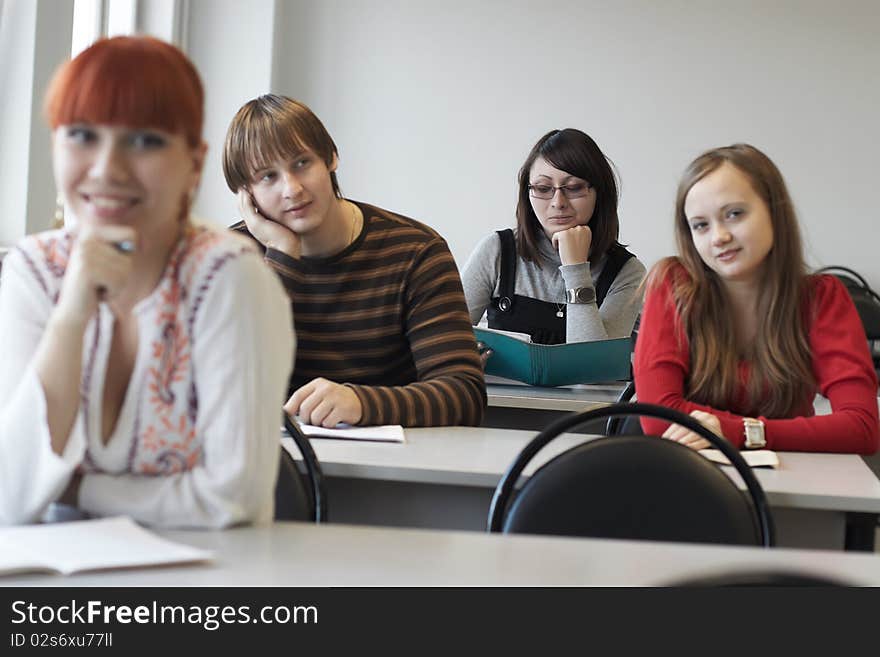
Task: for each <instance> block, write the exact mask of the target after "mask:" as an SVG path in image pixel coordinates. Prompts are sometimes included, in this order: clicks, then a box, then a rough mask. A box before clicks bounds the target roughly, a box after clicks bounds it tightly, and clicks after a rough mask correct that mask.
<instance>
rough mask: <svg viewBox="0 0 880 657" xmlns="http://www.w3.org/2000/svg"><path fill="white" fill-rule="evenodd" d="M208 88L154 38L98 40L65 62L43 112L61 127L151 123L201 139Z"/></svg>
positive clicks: (175, 53) (167, 46)
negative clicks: (81, 124)
mask: <svg viewBox="0 0 880 657" xmlns="http://www.w3.org/2000/svg"><path fill="white" fill-rule="evenodd" d="M203 103H204V91H203V88H202V84H201V81H200V80H199V76H198V73H197V72H196V70H195V68H194V67H193V66H192V64H191V63H190V62H189V60H187V59H186V57H185V55H183V53H182V52H180V51H179V50H178V49H177V48H175V47H174V46H172V45H170V44H167V43H165V42H163V41H159V40H158V39H153V38H150V37H116V38H113V39H104V40H101V41H97V42H96V43H95V44H93V45H92V46H91V47H89V48H88V49H86V50H84V51H83V52H82V53H80V55H78V56H77V57H76V58H75V59H73V60H71V61H69V62H67V63H66V64H64V65H63V66H62V67H61V68H60V69H59V70H58V72H57V73H56V74H55V77H54V78H53V79H52V82H51V83H50V85H49V89H48V91H47V94H46V101H45V114H46V118H47V120H48V122H49V125H50V126H51V127H52V129H53V130H54V129H55V128H57V127H58V126H60V125H69V124H73V123H80V122H85V123H98V124H102V123H103V124H111V125H125V126H132V127H150V128H158V129H161V130H165V131H168V132H171V133H180V134H183V135H184V136H185V137H186V139H187V141H188V142H189V144H190V146H197V145H198V144H199V143H200V142H201V134H202V123H203Z"/></svg>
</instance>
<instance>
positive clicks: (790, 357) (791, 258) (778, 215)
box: [648, 144, 815, 417]
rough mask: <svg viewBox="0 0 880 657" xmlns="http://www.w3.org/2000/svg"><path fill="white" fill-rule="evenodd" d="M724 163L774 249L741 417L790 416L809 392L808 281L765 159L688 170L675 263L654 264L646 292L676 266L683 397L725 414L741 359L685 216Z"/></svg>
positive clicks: (786, 203)
mask: <svg viewBox="0 0 880 657" xmlns="http://www.w3.org/2000/svg"><path fill="white" fill-rule="evenodd" d="M725 162H726V163H729V164H731V165H733V166H735V167H736V168H737V169H739V170H740V171H741V172H742V173H744V174H745V175H746V176H747V177H748V179H749V181H750V183H751V185H752V187H753V189H754V190H755V192H756V193H757V194H758V196H760V197H761V199H762V200H763V201H764V203H765V204H766V205H767V208H768V209H769V213H770V221H771V225H772V228H773V246H772V248H771V249H770V252H769V253H768V254H767V259H766V261H765V264H764V271H763V281H762V285H761V288H760V291H759V293H758V298H757V300H756V312H757V317H758V334H757V338H756V340H755V341H754V345H751V346H750V347H751V348H750V350H749V353H748V354H746V357H747V359H748V360H749V363H750V365H751V373H750V376H749V380H748V384H747V387H746V400H745V403H746V408H741V409H738V410H739V411H740V412H741V413H743V414H746V415H764V416H766V417H786V416H790V415H791V414H792V413H793V412H795V411H796V409H797V408H798V407H799V406H800V405H801V404H803V402H804V399H805V398H806V397H807V396H808V395H810V393H811V391H812V390H813V389H814V385H815V383H814V381H815V379H814V375H813V369H812V358H811V354H810V346H809V341H808V337H807V330H808V329H807V325H808V322H809V317H808V316H807V315H806V314H805V304H804V301H805V299H806V295H807V294H808V292H809V290H808V287H809V279H808V276H807V272H806V268H805V266H804V260H803V251H802V247H801V237H800V230H799V228H798V223H797V217H796V215H795V210H794V206H793V204H792V202H791V197H790V196H789V194H788V189H787V188H786V185H785V180H784V179H783V177H782V174H781V173H780V172H779V169H778V168H777V167H776V165H775V164H773V162H772V161H771V160H770V158H768V157H767V156H766V155H765V154H764V153H762V152H761V151H759V150H758V149H757V148H755V147H754V146H750V145H748V144H734V145H733V146H727V147H722V148H715V149H712V150H710V151H707V152H705V153H703V154H702V155H700V156H699V157H698V158H697V159H695V160H694V161H693V162H691V164H690V165H689V166H688V167H687V169H686V170H685V172H684V174H683V175H682V178H681V182H680V183H679V186H678V194H677V196H676V201H675V239H676V244H677V246H678V252H679V257H678V258H666V259H664V260H662V261H661V262H659V263H658V264H657V265H656V266H655V267H654V269H653V271H652V272H651V275H650V277H649V282H648V285H649V287H650V286H651V285H653V284H654V283H655V282H658V281H661V280H664V279H665V278H666V277H667V276H668V275H670V274H674V272H675V270H678V272H679V274H681V273H682V272H681V271H680V269H679V266H683V267H684V270H685V272H686V275H674V276H673V281H674V282H673V293H674V296H675V302H676V307H677V311H678V315H679V317H680V318H681V319H682V322H683V328H684V330H685V334H686V335H687V337H688V341H689V348H690V373H689V375H688V377H687V380H686V382H685V388H686V389H685V396H686V397H687V398H688V399H689V400H691V401H693V402H696V403H700V404H706V405H709V406H712V407H713V408H725V409H726V408H729V407H730V404H731V403H732V402H733V401H734V399H735V390H736V388H737V385H738V382H739V373H738V367H739V360H740V357H741V356H742V353H741V350H740V347H739V345H738V344H737V336H736V332H735V329H734V323H733V322H731V321H730V314H729V308H730V305H729V303H728V301H727V292H726V290H725V288H724V285H723V284H722V281H721V279H720V278H719V277H718V275H717V274H716V273H715V272H714V271H712V270H711V269H710V268H709V267H708V266H707V265H706V264H705V263H704V262H703V260H702V258H700V255H699V253H698V252H697V249H696V247H695V245H694V241H693V238H692V236H691V230H690V226H689V225H688V222H687V217H686V216H685V211H684V204H685V199H686V198H687V195H688V192H690V190H691V188H692V187H693V186H694V185H695V184H696V183H697V182H698V181H700V180H702V179H703V178H704V177H706V176H707V175H709V174H710V173H712V172H713V171H715V170H716V169H718V168H719V167H720V166H721V165H722V164H724V163H725Z"/></svg>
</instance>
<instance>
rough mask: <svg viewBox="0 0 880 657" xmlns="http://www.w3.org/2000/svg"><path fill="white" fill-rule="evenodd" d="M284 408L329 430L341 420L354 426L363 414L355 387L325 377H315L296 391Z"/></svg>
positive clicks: (292, 414) (312, 423) (291, 413)
mask: <svg viewBox="0 0 880 657" xmlns="http://www.w3.org/2000/svg"><path fill="white" fill-rule="evenodd" d="M284 410H285V411H286V412H287V414H288V415H290V416H291V417H295V416H296V415H299V417H300V419H301V420H302V421H303V422H305V423H306V424H311V425H313V426H316V427H326V428H328V429H332V428H333V427H335V426H336V425H337V424H339V423H345V424H351V425H355V424H357V423H358V422H360V421H361V417H363V414H364V409H363V407H362V406H361V400H360V399H359V398H358V396H357V394H356V393H355V391H354V390H352V389H351V388H349V387H348V386H344V385H342V384H340V383H334V382H333V381H328V380H327V379H323V378H318V379H312V380H311V381H309V382H308V383H307V384H305V385H304V386H303V387H302V388H300V389H299V390H297V391H296V392H295V393H293V396H292V397H291V398H290V399H289V400H288V401H287V403H286V404H285V405H284Z"/></svg>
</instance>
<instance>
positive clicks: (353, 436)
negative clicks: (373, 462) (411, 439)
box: [297, 422, 406, 443]
mask: <svg viewBox="0 0 880 657" xmlns="http://www.w3.org/2000/svg"><path fill="white" fill-rule="evenodd" d="M297 425H298V426H299V430H300V431H302V432H303V433H304V434H305V435H307V436H312V437H313V438H337V439H341V440H366V441H372V442H378V443H405V442H406V436H405V435H404V433H403V427H402V426H400V425H399V424H383V425H379V426H373V427H352V426H349V425H340V426H339V427H337V428H335V429H326V428H324V427H316V426H314V425H311V424H302V423H301V422H297Z"/></svg>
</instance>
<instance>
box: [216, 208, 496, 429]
mask: <svg viewBox="0 0 880 657" xmlns="http://www.w3.org/2000/svg"><path fill="white" fill-rule="evenodd" d="M357 206H358V207H359V208H360V209H361V212H362V213H363V215H364V228H363V230H362V231H361V233H360V235H359V236H358V237H357V239H355V241H354V242H352V244H350V245H349V246H348V247H347V248H345V249H344V250H343V251H341V252H339V253H337V254H335V255H333V256H329V257H320V258H315V257H302V258H291V257H289V256H288V255H287V254H285V253H282V252H280V251H275V250H272V249H269V250H268V252H267V253H266V261H267V262H268V263H269V265H270V266H271V267H272V268H273V269H275V271H276V272H277V273H278V274H279V276H280V277H281V280H282V282H283V283H284V287H285V288H286V290H287V293H288V294H289V295H290V299H291V302H292V305H293V320H294V325H295V328H296V339H297V349H296V362H295V366H294V369H293V375H292V377H291V388H290V389H291V394H292V392H293V391H294V390H296V389H297V388H299V387H300V386H302V385H304V384H306V383H308V382H309V381H311V380H312V379H314V378H316V377H324V378H325V379H329V380H331V381H336V382H340V383H345V384H346V385H348V386H350V387H351V388H352V389H353V390H354V391H355V393H356V394H357V396H358V398H359V399H360V401H361V405H362V406H363V417H362V418H361V424H365V425H370V424H401V425H403V426H408V427H418V426H444V425H456V424H458V425H479V424H480V422H481V420H482V417H483V409H484V408H485V406H486V386H485V382H484V380H483V370H482V367H481V366H480V358H479V355H478V354H477V347H476V341H475V338H474V333H473V329H472V328H471V323H470V317H469V315H468V310H467V305H466V303H465V299H464V292H463V290H462V285H461V278H460V277H459V274H458V269H457V267H456V266H455V261H454V260H453V258H452V254H451V253H450V251H449V247H448V246H447V245H446V242H445V241H444V240H443V238H442V237H440V235H439V234H438V233H437V232H436V231H434V230H433V229H431V228H429V227H428V226H425V225H424V224H422V223H419V222H418V221H415V220H413V219H409V218H408V217H404V216H401V215H398V214H394V213H392V212H388V211H387V210H382V209H381V208H377V207H374V206H371V205H367V204H365V203H357ZM233 228H234V229H236V230H240V231H242V232H246V229H245V228H244V226H243V223H242V224H238V225H236V226H233Z"/></svg>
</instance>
